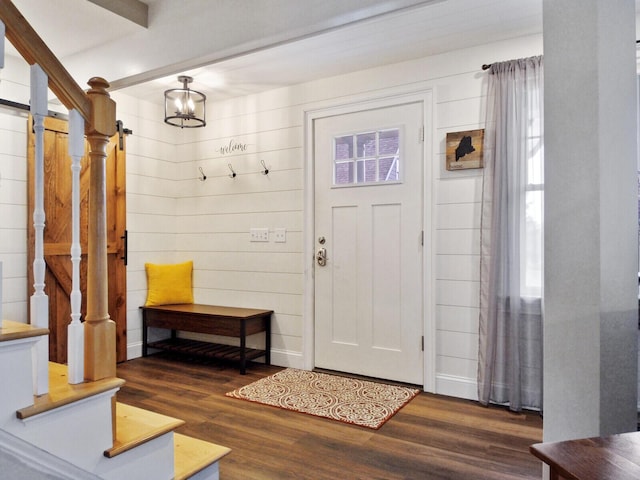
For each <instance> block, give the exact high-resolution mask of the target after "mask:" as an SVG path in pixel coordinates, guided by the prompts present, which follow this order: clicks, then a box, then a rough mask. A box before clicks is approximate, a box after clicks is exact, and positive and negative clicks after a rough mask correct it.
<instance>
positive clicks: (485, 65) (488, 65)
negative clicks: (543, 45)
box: [482, 40, 640, 70]
mask: <svg viewBox="0 0 640 480" xmlns="http://www.w3.org/2000/svg"><path fill="white" fill-rule="evenodd" d="M638 43H640V40H636V44H638ZM490 68H491V64H490V63H483V64H482V70H489V69H490Z"/></svg>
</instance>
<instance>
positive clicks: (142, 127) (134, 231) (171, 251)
mask: <svg viewBox="0 0 640 480" xmlns="http://www.w3.org/2000/svg"><path fill="white" fill-rule="evenodd" d="M112 97H113V99H114V100H115V101H116V104H117V117H118V119H119V120H122V121H123V123H124V126H125V127H126V128H128V129H130V130H132V131H133V134H132V135H128V136H127V140H126V142H127V162H126V173H127V175H126V182H127V184H126V189H127V230H128V235H129V242H128V247H129V251H128V265H127V357H128V358H134V357H138V356H140V355H141V353H142V318H141V315H140V311H139V308H138V307H140V305H144V302H145V300H146V294H147V278H146V273H145V270H144V264H145V263H172V262H174V261H175V260H176V247H177V246H176V228H175V225H176V198H177V196H178V191H177V186H176V182H175V179H176V175H177V171H178V163H177V161H176V143H177V141H178V132H176V130H178V129H174V128H172V127H169V126H167V125H166V124H164V122H163V115H164V112H163V108H162V105H154V104H152V103H150V102H146V101H141V100H138V99H136V98H132V97H130V96H127V95H123V94H120V93H118V92H115V93H113V94H112Z"/></svg>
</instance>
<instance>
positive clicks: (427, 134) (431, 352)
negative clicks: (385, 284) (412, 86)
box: [302, 89, 436, 392]
mask: <svg viewBox="0 0 640 480" xmlns="http://www.w3.org/2000/svg"><path fill="white" fill-rule="evenodd" d="M416 102H420V103H422V105H423V112H424V118H423V124H424V142H423V152H422V154H423V162H424V165H423V176H424V178H423V186H424V188H423V199H422V202H423V205H424V208H423V217H424V218H423V228H424V251H423V256H422V258H423V266H422V267H423V268H422V271H423V291H422V295H423V299H422V300H423V332H424V343H425V345H424V366H423V371H424V382H423V384H424V390H425V391H426V392H435V390H436V321H435V301H434V298H435V257H434V252H435V248H434V244H433V243H434V237H435V236H434V235H433V233H432V232H433V229H432V218H433V209H434V198H435V192H434V191H433V190H434V185H435V183H434V181H433V170H434V164H433V159H434V158H435V156H434V150H435V146H434V145H433V135H432V132H433V115H434V108H433V94H432V91H431V89H425V90H420V91H418V92H407V93H398V92H397V91H391V92H389V93H388V94H387V95H384V96H379V97H376V98H371V99H367V100H361V99H354V100H353V101H352V102H345V103H340V104H333V105H328V106H320V107H317V108H310V109H307V110H305V112H304V129H305V145H304V151H305V163H304V239H303V241H304V273H305V275H304V276H305V280H304V282H305V284H304V294H303V301H304V306H303V330H302V364H303V368H304V369H306V370H312V369H313V368H314V366H315V365H314V358H315V352H314V335H315V332H314V325H315V313H314V311H315V309H314V302H315V298H314V293H315V279H314V272H315V205H314V197H315V179H314V145H313V143H314V142H313V134H314V121H315V120H316V119H319V118H323V117H329V116H333V115H341V114H344V113H351V112H357V111H362V110H370V109H373V108H383V107H388V106H392V105H399V104H404V103H416Z"/></svg>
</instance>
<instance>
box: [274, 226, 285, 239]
mask: <svg viewBox="0 0 640 480" xmlns="http://www.w3.org/2000/svg"><path fill="white" fill-rule="evenodd" d="M273 241H274V242H276V243H285V242H286V241H287V229H286V228H276V229H274V230H273Z"/></svg>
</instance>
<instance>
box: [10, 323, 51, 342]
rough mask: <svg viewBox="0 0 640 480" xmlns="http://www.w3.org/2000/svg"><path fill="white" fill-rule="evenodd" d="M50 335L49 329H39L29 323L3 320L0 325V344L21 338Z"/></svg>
mask: <svg viewBox="0 0 640 480" xmlns="http://www.w3.org/2000/svg"><path fill="white" fill-rule="evenodd" d="M48 334H49V329H48V328H37V327H34V326H32V325H30V324H28V323H20V322H13V321H11V320H2V323H1V324H0V342H8V341H10V340H19V339H21V338H30V337H39V336H42V335H48Z"/></svg>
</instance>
